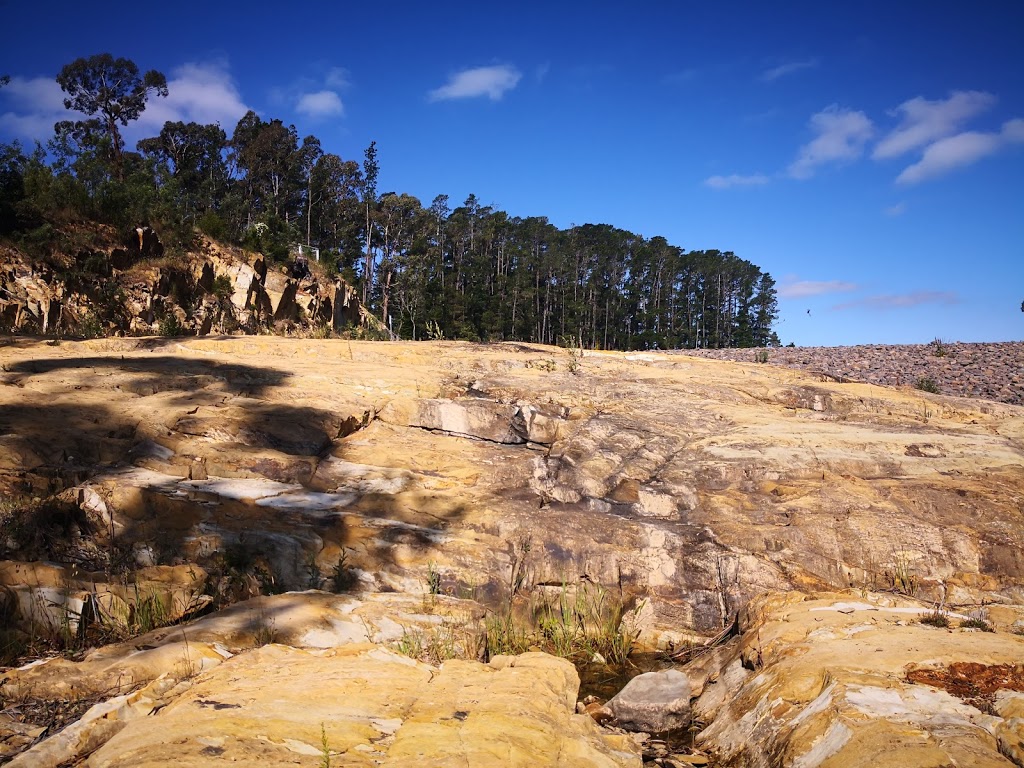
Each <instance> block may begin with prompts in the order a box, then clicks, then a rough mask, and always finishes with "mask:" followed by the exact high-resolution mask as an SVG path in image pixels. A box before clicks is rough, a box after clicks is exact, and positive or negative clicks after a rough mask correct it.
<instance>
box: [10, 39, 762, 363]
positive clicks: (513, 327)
mask: <svg viewBox="0 0 1024 768" xmlns="http://www.w3.org/2000/svg"><path fill="white" fill-rule="evenodd" d="M57 81H58V83H59V84H60V85H61V88H62V89H63V90H64V92H65V93H66V94H67V99H66V100H65V106H66V107H67V108H68V109H74V110H75V111H76V112H78V113H81V114H83V115H85V116H86V119H84V120H77V121H71V120H68V121H62V122H59V123H57V125H56V126H55V136H54V138H53V140H52V141H51V142H50V143H49V145H48V147H47V149H46V150H44V149H43V148H42V147H38V146H37V148H36V150H35V151H34V152H30V153H26V152H25V151H24V150H23V148H22V147H21V146H19V145H18V144H17V143H15V144H9V145H0V234H4V235H8V236H15V237H19V238H21V239H23V240H27V241H33V240H34V241H38V240H40V239H41V238H44V237H45V236H46V232H47V228H48V227H50V228H52V225H53V223H57V224H59V223H60V222H61V221H66V220H68V219H72V218H74V217H79V218H83V217H84V218H90V219H93V220H97V221H101V222H105V223H109V224H113V225H115V226H136V225H138V224H140V223H150V224H151V225H152V226H154V227H156V228H157V229H158V230H159V231H160V232H161V234H162V235H163V236H164V239H165V240H166V241H168V243H169V244H170V245H171V247H172V249H173V248H175V247H176V248H178V249H179V250H187V249H188V248H189V247H190V244H191V240H192V239H193V237H194V233H195V232H196V231H197V230H198V231H202V232H205V233H206V234H208V235H210V236H211V237H214V238H218V239H222V240H227V241H231V242H235V243H241V244H244V245H247V246H249V247H252V248H254V249H257V250H260V251H262V252H263V253H265V254H266V255H267V256H269V257H270V258H272V259H277V260H285V259H288V258H289V250H290V246H291V244H294V243H304V244H307V245H311V246H315V247H318V248H320V251H321V254H322V263H323V264H325V265H326V266H327V267H328V268H329V269H330V270H332V271H333V270H335V269H336V270H338V271H339V272H341V273H342V274H343V276H344V277H345V278H346V279H347V280H349V281H350V282H351V283H353V284H354V285H355V286H357V288H358V289H359V290H360V291H361V292H362V296H363V298H364V303H365V304H366V305H367V307H368V308H369V309H370V310H371V311H373V312H374V313H376V314H377V315H378V316H380V317H381V318H383V319H384V321H385V322H386V323H388V324H390V325H391V327H392V328H393V329H394V331H395V332H397V333H399V334H400V335H401V336H403V337H406V338H414V339H420V338H425V337H427V336H433V337H437V336H444V337H446V338H466V339H481V340H497V339H517V340H526V341H536V342H544V343H558V342H560V341H563V340H568V339H573V340H574V343H576V344H582V345H584V346H588V347H595V348H605V349H652V348H673V347H726V346H765V345H769V344H778V338H777V336H776V335H775V333H774V332H773V331H772V324H773V323H774V321H775V320H776V318H777V314H778V313H777V304H776V291H775V282H774V280H773V279H772V277H771V276H770V275H768V274H767V273H765V272H762V271H761V270H760V269H759V268H758V267H757V266H756V265H754V264H751V263H750V262H748V261H745V260H743V259H740V258H739V257H737V256H736V255H735V254H733V253H731V252H724V253H723V252H720V251H717V250H707V251H689V252H687V251H684V250H683V249H682V248H679V247H677V246H674V245H672V244H670V243H668V242H667V241H666V240H665V239H664V238H662V237H652V238H644V237H641V236H639V235H636V234H634V233H632V232H627V231H625V230H622V229H618V228H616V227H613V226H610V225H606V224H600V225H593V224H587V225H583V226H574V227H571V228H569V229H559V228H557V227H555V226H554V225H552V224H551V223H550V222H548V220H547V219H546V218H543V217H528V218H520V217H515V216H510V215H509V214H508V213H506V212H504V211H500V210H495V209H493V208H491V207H489V206H484V205H482V204H481V203H480V201H479V200H478V199H477V198H476V196H475V195H470V196H469V197H468V198H467V199H466V200H465V201H464V202H463V203H462V204H461V205H458V206H456V207H454V208H453V207H451V205H450V201H449V198H448V196H447V195H438V196H437V197H435V198H434V199H433V201H431V203H430V205H429V206H426V207H425V206H424V205H423V204H422V203H421V201H420V200H418V199H417V198H415V197H412V196H410V195H407V194H404V193H396V192H384V193H379V192H378V190H377V175H378V162H377V149H376V144H375V143H371V145H370V146H369V147H368V148H367V149H366V151H365V152H364V156H363V158H362V161H361V162H356V161H353V160H345V159H343V158H342V157H340V156H339V155H336V154H333V153H330V152H326V151H324V149H323V147H322V146H321V143H320V141H319V139H317V138H316V137H315V136H306V137H304V138H301V139H300V137H299V134H298V132H297V131H296V129H295V126H291V125H285V124H284V123H283V122H282V121H281V120H273V119H272V120H263V119H262V118H261V117H260V116H259V115H257V114H256V113H255V112H251V111H250V112H249V113H247V114H246V115H245V116H243V117H242V119H241V120H239V122H238V124H237V125H236V126H235V127H234V129H233V131H232V133H231V135H230V136H228V134H227V133H226V132H225V130H224V129H223V128H222V127H221V126H219V125H199V124H196V123H183V122H168V123H166V124H165V125H164V126H163V128H162V130H161V131H160V133H159V135H157V136H153V137H151V138H146V139H143V140H141V141H139V142H138V143H137V145H136V147H135V151H129V150H128V149H126V148H125V146H124V141H123V138H122V136H121V130H120V128H121V127H123V126H126V125H128V123H129V122H131V121H132V120H135V119H137V118H138V117H139V115H140V114H141V113H142V112H143V111H144V109H145V106H146V103H147V101H148V100H149V99H153V98H160V97H162V96H166V95H167V83H166V79H165V78H164V76H163V75H161V74H160V73H158V72H155V71H151V72H148V73H146V74H145V75H141V74H140V73H139V70H138V68H137V67H136V65H135V64H134V63H133V62H131V61H128V60H126V59H114V58H113V57H112V56H110V55H109V54H103V55H100V56H93V57H91V58H88V59H79V60H77V61H75V62H73V63H72V64H69V65H67V66H66V67H64V68H63V69H62V70H61V72H60V74H59V75H58V77H57Z"/></svg>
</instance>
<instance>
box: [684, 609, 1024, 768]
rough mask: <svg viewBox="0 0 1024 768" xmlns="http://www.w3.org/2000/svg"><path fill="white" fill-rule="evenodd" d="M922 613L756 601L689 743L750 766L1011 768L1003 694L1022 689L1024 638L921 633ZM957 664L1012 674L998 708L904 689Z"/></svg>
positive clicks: (1013, 728)
mask: <svg viewBox="0 0 1024 768" xmlns="http://www.w3.org/2000/svg"><path fill="white" fill-rule="evenodd" d="M924 613H926V609H924V608H922V607H921V606H920V605H919V604H915V603H914V602H912V601H908V600H906V599H901V598H897V597H893V596H891V595H877V594H868V595H866V596H864V595H857V594H845V595H839V594H835V595H825V594H822V595H814V596H808V595H801V594H799V593H795V592H794V593H788V594H776V595H770V596H766V597H763V598H760V599H758V600H756V601H754V602H753V603H751V605H750V606H749V607H748V611H747V616H746V617H745V621H746V628H747V630H748V631H747V632H746V633H745V635H744V637H743V640H742V641H741V643H739V644H738V645H737V647H736V649H735V652H734V655H733V658H732V659H730V660H725V661H724V664H723V668H722V671H721V672H720V674H719V677H718V680H717V682H716V683H714V684H713V685H710V686H708V687H707V688H706V689H705V691H704V693H703V694H702V696H701V697H700V698H699V699H698V700H697V701H696V702H695V704H694V715H695V717H698V718H700V719H701V720H702V721H703V722H706V723H710V725H709V726H708V727H707V728H706V729H705V730H704V731H702V732H701V733H700V734H699V736H698V743H699V744H701V745H702V746H703V747H704V748H706V749H711V750H712V751H714V752H715V753H716V755H717V756H718V759H719V764H720V765H723V766H744V767H746V766H749V767H750V768H762V767H767V766H780V765H785V766H879V767H881V766H893V768H896V767H898V766H907V765H915V766H918V765H920V766H926V765H927V766H930V765H934V766H941V765H971V766H1011V765H1020V759H1019V756H1017V757H1016V758H1015V757H1014V755H1013V754H1012V749H1013V747H1012V744H1013V740H1014V739H1017V740H1018V742H1017V743H1019V739H1020V738H1021V736H1022V735H1024V734H1022V732H1021V720H1020V719H1016V718H1015V717H1014V713H1015V712H1016V710H1014V709H1012V707H1013V705H1012V704H1011V703H1010V702H1011V699H1010V695H1012V693H1013V691H1014V690H1019V688H1020V687H1024V637H1021V636H1018V635H1012V634H994V635H993V634H987V633H982V634H979V633H976V632H974V631H972V630H964V629H952V630H950V629H942V628H937V627H932V626H927V625H924V624H921V623H920V622H919V621H918V619H919V618H920V617H921V616H922V615H923V614H924ZM963 662H971V663H973V664H976V665H978V667H979V669H980V670H984V669H986V668H992V667H1001V665H1008V667H1009V669H1010V670H1011V671H1012V670H1016V671H1015V672H1011V674H1008V675H1006V676H1005V679H1004V680H1002V681H1000V682H999V683H997V685H996V689H997V690H1001V689H1000V686H1005V690H1004V691H1003V693H1002V694H998V695H999V696H1000V699H999V700H1000V702H1002V704H1001V707H1002V708H1001V709H995V708H992V707H991V706H990V704H985V703H979V701H977V700H974V702H973V703H969V702H968V701H966V700H964V699H962V698H958V697H957V696H955V695H953V694H952V693H950V692H949V691H947V690H946V689H944V688H941V687H935V686H929V685H922V684H915V683H913V682H912V681H911V679H910V678H911V674H910V673H912V672H913V671H915V670H920V669H929V670H942V669H945V668H948V667H951V666H954V665H956V664H958V663H963ZM953 690H954V691H956V690H957V689H956V688H953ZM994 700H995V697H994V696H991V697H990V699H989V702H991V701H994ZM979 707H981V708H979ZM1008 745H1009V746H1008Z"/></svg>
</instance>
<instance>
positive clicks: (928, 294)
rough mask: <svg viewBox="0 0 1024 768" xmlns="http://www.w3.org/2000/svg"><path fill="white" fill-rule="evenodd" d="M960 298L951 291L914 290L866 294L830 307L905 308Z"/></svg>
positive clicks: (953, 302)
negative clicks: (879, 294)
mask: <svg viewBox="0 0 1024 768" xmlns="http://www.w3.org/2000/svg"><path fill="white" fill-rule="evenodd" d="M959 301H960V298H959V297H958V296H957V295H956V294H955V293H953V292H952V291H915V292H913V293H897V294H886V295H881V296H868V297H866V298H863V299H857V300H856V301H848V302H845V303H843V304H836V305H835V306H834V307H832V309H835V310H840V311H841V310H846V309H879V310H889V309H907V308H909V307H919V306H921V305H923V304H941V305H945V306H948V305H951V304H957V303H959Z"/></svg>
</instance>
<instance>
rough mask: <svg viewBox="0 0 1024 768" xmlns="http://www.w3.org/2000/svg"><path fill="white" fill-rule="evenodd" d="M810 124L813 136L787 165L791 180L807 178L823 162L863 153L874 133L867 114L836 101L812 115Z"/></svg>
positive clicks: (846, 159)
mask: <svg viewBox="0 0 1024 768" xmlns="http://www.w3.org/2000/svg"><path fill="white" fill-rule="evenodd" d="M811 127H812V128H813V129H814V131H815V133H817V134H818V135H817V137H816V138H815V139H814V140H813V141H811V142H810V143H809V144H805V145H804V146H802V147H801V148H800V152H799V154H798V155H797V159H796V160H795V161H793V163H792V164H791V165H790V166H789V175H790V176H792V177H793V178H795V179H807V178H810V177H811V176H813V175H814V173H815V171H817V169H818V167H819V166H821V165H825V164H826V163H837V162H844V161H849V160H855V159H856V158H858V157H860V156H861V154H863V152H864V145H865V144H867V142H868V139H870V138H871V136H872V134H873V133H874V128H873V127H872V125H871V120H869V119H868V116H867V115H865V114H864V113H863V112H854V111H853V110H851V109H844V108H842V107H840V106H838V105H837V104H832V105H831V106H829V107H826V108H825V109H823V110H822V111H821V112H818V113H817V114H816V115H813V116H812V117H811Z"/></svg>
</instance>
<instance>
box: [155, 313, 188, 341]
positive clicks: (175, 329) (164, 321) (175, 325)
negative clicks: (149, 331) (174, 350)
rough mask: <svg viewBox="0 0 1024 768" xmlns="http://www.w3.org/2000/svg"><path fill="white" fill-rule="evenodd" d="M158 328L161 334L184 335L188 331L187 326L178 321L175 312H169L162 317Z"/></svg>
mask: <svg viewBox="0 0 1024 768" xmlns="http://www.w3.org/2000/svg"><path fill="white" fill-rule="evenodd" d="M157 329H158V330H159V332H160V335H161V336H170V337H175V336H184V335H185V334H186V333H187V331H186V329H185V326H183V325H182V324H181V323H180V322H178V318H177V317H176V316H175V315H174V313H173V312H168V313H167V314H166V315H164V316H163V317H162V318H161V319H160V323H159V325H158V326H157Z"/></svg>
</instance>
